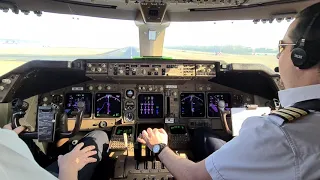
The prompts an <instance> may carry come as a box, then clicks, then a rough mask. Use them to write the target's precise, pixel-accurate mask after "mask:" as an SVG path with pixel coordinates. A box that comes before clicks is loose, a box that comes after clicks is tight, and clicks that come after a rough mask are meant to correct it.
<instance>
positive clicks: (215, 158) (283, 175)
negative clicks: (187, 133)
mask: <svg viewBox="0 0 320 180" xmlns="http://www.w3.org/2000/svg"><path fill="white" fill-rule="evenodd" d="M205 164H206V169H207V171H208V173H209V174H210V176H211V177H212V179H217V180H229V179H230V180H231V179H237V180H241V179H243V180H257V179H259V180H270V179H277V180H282V179H283V180H287V179H294V177H295V157H294V154H293V150H292V146H291V145H290V143H289V142H288V140H287V136H286V135H285V133H284V131H283V130H282V129H281V128H280V127H279V126H277V125H276V124H274V123H273V122H271V121H270V120H268V117H251V118H248V119H247V120H246V121H245V122H244V123H243V125H242V128H241V130H240V134H239V136H238V137H235V138H234V139H233V140H231V141H230V142H228V143H227V144H225V145H224V146H222V148H220V149H219V150H218V151H216V152H215V153H213V154H211V155H210V156H209V157H208V158H207V159H206V160H205Z"/></svg>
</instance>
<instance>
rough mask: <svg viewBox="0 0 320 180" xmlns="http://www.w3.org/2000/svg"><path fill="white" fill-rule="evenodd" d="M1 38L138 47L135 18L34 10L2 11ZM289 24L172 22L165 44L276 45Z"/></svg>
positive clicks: (59, 45)
mask: <svg viewBox="0 0 320 180" xmlns="http://www.w3.org/2000/svg"><path fill="white" fill-rule="evenodd" d="M0 23H1V29H0V40H1V39H19V40H25V41H32V42H33V43H31V42H28V44H26V46H28V45H29V46H31V45H32V44H33V45H37V44H42V45H48V46H58V47H88V48H122V47H127V46H135V47H139V34H138V27H137V26H136V25H135V23H134V21H127V20H115V19H103V18H96V17H85V16H76V15H62V14H52V13H43V15H42V16H41V17H38V16H36V15H35V14H33V13H30V14H29V15H24V14H22V13H20V14H18V15H16V14H14V13H12V12H8V13H4V12H2V11H1V12H0ZM289 25H290V23H288V22H287V21H283V22H281V23H278V22H276V21H274V22H273V23H272V24H270V23H266V24H263V23H261V22H260V23H258V24H254V23H253V22H252V21H218V22H171V24H170V26H169V27H168V28H167V29H166V36H165V42H164V46H165V47H166V46H167V47H168V46H184V45H194V46H213V45H242V46H247V47H252V48H260V47H264V48H273V49H275V48H277V44H278V41H279V40H280V39H282V38H283V36H284V34H285V32H286V30H287V28H288V26H289Z"/></svg>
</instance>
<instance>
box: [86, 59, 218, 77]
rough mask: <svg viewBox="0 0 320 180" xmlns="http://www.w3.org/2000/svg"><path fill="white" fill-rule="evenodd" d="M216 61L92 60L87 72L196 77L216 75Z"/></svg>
mask: <svg viewBox="0 0 320 180" xmlns="http://www.w3.org/2000/svg"><path fill="white" fill-rule="evenodd" d="M215 67H216V65H215V62H212V63H207V64H193V63H180V64H174V63H168V64H167V63H165V64H163V63H159V64H156V63H154V64H151V63H143V62H140V63H102V62H99V63H98V62H92V63H87V64H86V72H87V73H89V74H101V73H104V74H107V75H108V76H110V77H114V76H138V77H145V76H157V77H163V76H170V77H179V76H180V77H194V76H200V77H202V76H215V75H216V68H215Z"/></svg>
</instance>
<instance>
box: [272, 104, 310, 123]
mask: <svg viewBox="0 0 320 180" xmlns="http://www.w3.org/2000/svg"><path fill="white" fill-rule="evenodd" d="M308 114H310V111H308V110H305V109H300V108H297V107H287V108H283V109H280V110H278V111H274V112H272V113H271V114H269V115H273V116H278V117H280V118H281V119H283V120H284V121H285V122H292V121H294V120H297V119H298V118H301V117H303V116H306V115H308Z"/></svg>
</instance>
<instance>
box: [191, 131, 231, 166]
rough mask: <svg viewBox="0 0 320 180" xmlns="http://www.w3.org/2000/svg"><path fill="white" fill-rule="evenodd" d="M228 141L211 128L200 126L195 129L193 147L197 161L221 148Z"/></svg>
mask: <svg viewBox="0 0 320 180" xmlns="http://www.w3.org/2000/svg"><path fill="white" fill-rule="evenodd" d="M225 143H226V141H224V140H222V137H221V136H219V135H218V134H216V133H215V132H214V131H213V130H212V129H210V128H198V129H196V130H195V131H194V136H193V139H192V145H191V149H192V152H193V155H194V158H195V159H194V160H195V161H202V160H203V159H205V158H207V157H208V156H209V155H210V154H212V153H214V152H215V151H217V150H218V149H220V148H221V147H222V146H223V145H224V144H225Z"/></svg>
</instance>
